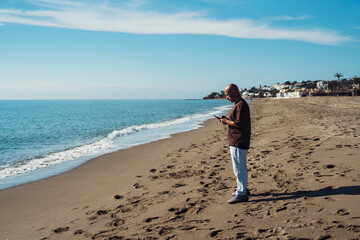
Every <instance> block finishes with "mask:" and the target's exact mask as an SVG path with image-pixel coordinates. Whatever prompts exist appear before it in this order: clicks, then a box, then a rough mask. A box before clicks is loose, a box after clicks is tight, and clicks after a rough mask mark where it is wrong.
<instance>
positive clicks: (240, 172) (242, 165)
mask: <svg viewBox="0 0 360 240" xmlns="http://www.w3.org/2000/svg"><path fill="white" fill-rule="evenodd" d="M247 153H248V150H246V149H241V148H237V147H233V146H230V154H231V159H232V164H233V169H234V173H235V176H236V182H237V188H236V195H245V194H246V190H247V183H248V174H247V168H246V156H247Z"/></svg>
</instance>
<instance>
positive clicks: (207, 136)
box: [0, 97, 360, 240]
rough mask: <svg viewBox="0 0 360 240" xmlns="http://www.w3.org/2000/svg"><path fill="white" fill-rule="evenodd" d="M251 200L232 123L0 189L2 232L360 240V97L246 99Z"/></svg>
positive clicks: (1, 235) (12, 235)
mask: <svg viewBox="0 0 360 240" xmlns="http://www.w3.org/2000/svg"><path fill="white" fill-rule="evenodd" d="M250 110H251V115H252V127H253V131H252V132H253V136H252V146H251V149H250V151H249V155H248V169H249V189H250V191H251V197H250V199H249V202H246V203H238V204H235V205H229V204H227V200H228V199H229V198H231V193H232V192H233V191H234V189H235V184H236V182H235V178H234V175H233V172H232V166H231V161H230V154H229V149H228V146H227V140H226V128H225V127H224V126H223V125H222V124H220V123H219V122H218V121H217V120H210V121H208V122H206V123H205V127H202V128H200V129H197V130H194V131H190V132H185V133H180V134H175V135H173V137H172V138H169V139H164V140H160V141H156V142H153V143H150V144H145V145H141V146H137V147H133V148H130V149H125V150H121V151H118V152H116V153H111V154H107V155H104V156H101V157H99V158H96V159H94V160H92V161H90V162H88V163H86V164H84V165H82V166H80V167H79V168H76V169H74V170H73V171H70V172H67V173H64V174H61V175H58V176H55V177H52V178H48V179H44V180H41V181H37V182H33V183H29V184H25V185H22V186H18V187H14V188H11V189H6V190H1V191H0V240H3V239H9V240H10V239H11V240H12V239H246V238H248V239H263V238H269V239H329V238H332V239H359V238H360V150H359V147H360V98H359V97H313V98H300V99H260V100H256V101H254V102H252V103H251V104H250Z"/></svg>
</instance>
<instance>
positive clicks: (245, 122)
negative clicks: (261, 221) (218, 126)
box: [219, 83, 251, 204]
mask: <svg viewBox="0 0 360 240" xmlns="http://www.w3.org/2000/svg"><path fill="white" fill-rule="evenodd" d="M224 92H225V95H226V99H227V100H229V101H230V102H231V103H235V105H234V107H233V108H232V109H231V111H230V113H229V118H227V117H226V116H221V118H220V119H219V121H220V122H221V123H223V124H224V125H228V140H229V146H230V154H231V159H232V164H233V169H234V173H235V176H236V182H237V188H236V192H235V193H234V194H233V195H234V197H233V198H231V199H230V200H229V201H228V203H230V204H233V203H238V202H246V201H248V195H249V194H248V191H247V182H248V175H247V167H246V156H247V153H248V149H249V147H250V136H251V121H250V110H249V106H248V104H247V102H246V101H245V100H244V99H243V98H242V97H241V95H240V92H239V88H238V87H237V86H236V85H235V84H232V83H231V84H229V85H227V87H226V88H225V91H224Z"/></svg>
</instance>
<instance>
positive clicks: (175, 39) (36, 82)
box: [0, 0, 360, 99]
mask: <svg viewBox="0 0 360 240" xmlns="http://www.w3.org/2000/svg"><path fill="white" fill-rule="evenodd" d="M359 12H360V1H358V0H316V1H314V0H311V1H309V0H297V1H295V0H236V1H235V0H183V1H175V0H174V1H169V0H152V1H145V0H127V1H125V0H96V1H95V0H87V1H82V0H64V1H62V0H61V1H60V0H21V1H20V0H1V1H0V99H118V98H119V99H123V98H201V97H203V96H205V95H207V94H208V93H210V92H212V91H220V90H222V89H223V88H224V87H225V86H226V85H227V84H228V83H230V82H233V83H236V84H238V86H239V87H240V88H250V87H252V86H258V85H259V84H262V85H272V84H275V83H277V82H285V81H287V80H289V81H303V80H321V79H336V78H335V77H334V74H335V73H336V72H341V73H343V74H344V77H353V76H355V75H360V44H359V40H360V14H359Z"/></svg>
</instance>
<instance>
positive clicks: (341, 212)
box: [335, 208, 350, 216]
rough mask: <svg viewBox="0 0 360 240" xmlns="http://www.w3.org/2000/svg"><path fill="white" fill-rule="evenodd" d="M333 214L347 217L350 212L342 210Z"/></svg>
mask: <svg viewBox="0 0 360 240" xmlns="http://www.w3.org/2000/svg"><path fill="white" fill-rule="evenodd" d="M335 214H336V215H339V216H345V215H349V214H350V212H349V210H348V209H345V208H343V209H339V210H337V211H336V213H335Z"/></svg>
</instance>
